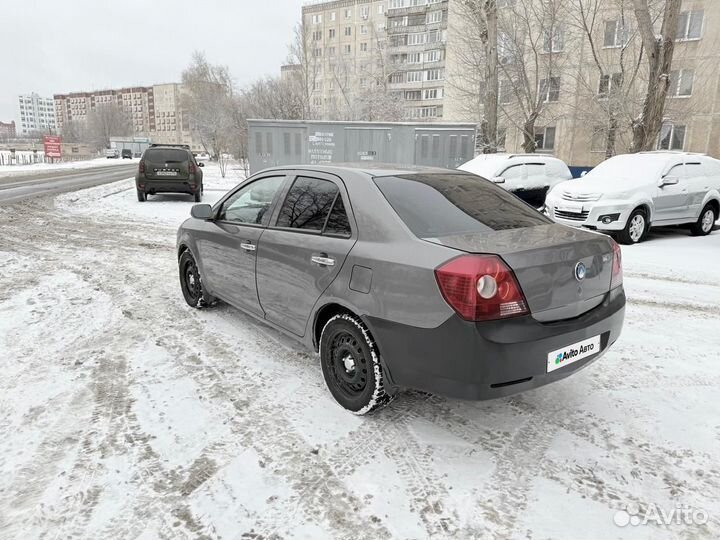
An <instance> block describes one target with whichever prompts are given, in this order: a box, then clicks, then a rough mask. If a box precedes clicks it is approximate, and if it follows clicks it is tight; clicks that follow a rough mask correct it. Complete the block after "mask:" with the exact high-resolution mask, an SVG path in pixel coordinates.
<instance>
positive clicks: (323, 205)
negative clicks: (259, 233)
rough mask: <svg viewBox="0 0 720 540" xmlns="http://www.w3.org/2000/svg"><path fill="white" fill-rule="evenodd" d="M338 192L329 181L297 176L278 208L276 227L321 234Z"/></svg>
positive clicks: (335, 186)
mask: <svg viewBox="0 0 720 540" xmlns="http://www.w3.org/2000/svg"><path fill="white" fill-rule="evenodd" d="M339 192H340V190H339V189H338V187H337V185H335V183H333V182H330V181H329V180H321V179H319V178H309V177H305V176H298V177H297V178H296V179H295V182H294V183H293V185H292V187H291V188H290V191H288V194H287V197H286V198H285V202H284V203H283V205H282V207H281V208H280V215H279V216H278V219H277V226H278V227H285V228H290V229H303V230H307V231H317V232H322V230H323V228H324V227H325V221H326V220H327V218H328V216H329V214H330V210H331V209H332V207H333V203H334V202H335V199H336V197H337V196H338V194H339Z"/></svg>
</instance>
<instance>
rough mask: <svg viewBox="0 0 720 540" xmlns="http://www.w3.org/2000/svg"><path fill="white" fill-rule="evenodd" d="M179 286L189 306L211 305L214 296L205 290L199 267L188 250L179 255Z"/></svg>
mask: <svg viewBox="0 0 720 540" xmlns="http://www.w3.org/2000/svg"><path fill="white" fill-rule="evenodd" d="M179 266H180V287H181V288H182V293H183V296H184V297H185V301H186V302H187V304H188V305H189V306H190V307H194V308H202V307H207V306H210V305H212V304H213V303H214V302H215V298H214V297H213V296H210V295H209V294H207V293H206V292H205V290H204V289H203V285H202V278H201V276H200V269H199V268H198V266H197V263H196V262H195V258H194V257H193V256H192V254H191V253H190V251H185V252H183V254H182V255H181V256H180V262H179Z"/></svg>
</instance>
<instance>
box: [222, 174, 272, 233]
mask: <svg viewBox="0 0 720 540" xmlns="http://www.w3.org/2000/svg"><path fill="white" fill-rule="evenodd" d="M284 181H285V177H284V176H269V177H267V178H261V179H260V180H256V181H255V182H253V183H252V184H249V185H247V186H245V187H243V188H241V189H239V190H238V191H236V192H235V193H233V194H232V195H231V196H230V197H229V198H228V199H227V200H226V201H225V202H224V203H223V205H222V208H221V209H220V213H219V215H218V220H220V221H233V222H236V223H250V224H253V225H261V224H262V221H263V217H264V216H265V215H266V214H267V211H268V210H269V209H270V205H271V204H272V201H273V198H274V197H275V194H276V193H277V191H278V189H280V186H282V184H283V182H284Z"/></svg>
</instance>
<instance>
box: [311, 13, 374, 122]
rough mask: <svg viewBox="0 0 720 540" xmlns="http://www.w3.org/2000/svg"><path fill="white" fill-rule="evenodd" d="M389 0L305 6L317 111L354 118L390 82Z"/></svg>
mask: <svg viewBox="0 0 720 540" xmlns="http://www.w3.org/2000/svg"><path fill="white" fill-rule="evenodd" d="M387 5H388V2H387V0H331V1H312V2H308V3H306V5H304V6H303V8H302V20H303V33H304V41H305V43H304V45H305V50H306V56H307V58H306V64H307V65H306V69H307V70H308V80H309V85H310V88H309V89H308V92H309V94H310V99H311V106H312V109H313V115H314V116H315V117H317V118H323V119H329V120H336V119H350V120H355V119H358V118H359V117H360V116H362V109H363V104H364V103H365V102H366V101H367V100H368V99H369V98H370V97H371V96H372V94H373V93H374V92H377V86H378V85H380V84H382V83H384V81H385V80H386V76H387V72H388V65H387V62H386V61H385V58H386V55H385V45H386V10H387Z"/></svg>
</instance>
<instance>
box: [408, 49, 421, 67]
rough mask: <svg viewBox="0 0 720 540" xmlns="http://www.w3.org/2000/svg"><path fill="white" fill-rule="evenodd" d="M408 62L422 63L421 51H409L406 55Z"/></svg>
mask: <svg viewBox="0 0 720 540" xmlns="http://www.w3.org/2000/svg"><path fill="white" fill-rule="evenodd" d="M407 63H408V64H422V53H419V52H418V53H410V54H408V55H407Z"/></svg>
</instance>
